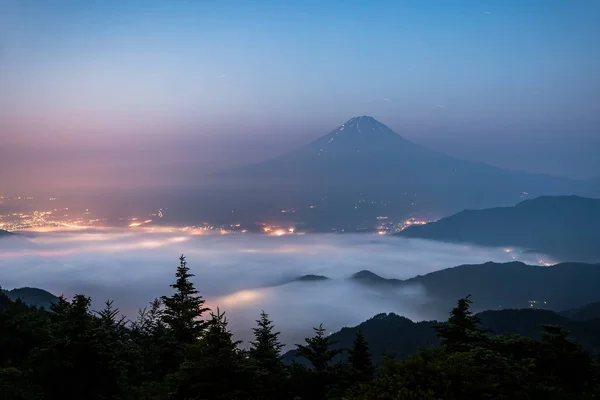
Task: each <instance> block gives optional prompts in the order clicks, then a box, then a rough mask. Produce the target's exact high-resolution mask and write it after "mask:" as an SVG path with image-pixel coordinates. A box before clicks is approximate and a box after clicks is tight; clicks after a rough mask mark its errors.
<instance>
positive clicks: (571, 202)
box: [398, 196, 600, 262]
mask: <svg viewBox="0 0 600 400" xmlns="http://www.w3.org/2000/svg"><path fill="white" fill-rule="evenodd" d="M599 229H600V199H590V198H583V197H577V196H556V197H539V198H536V199H533V200H525V201H523V202H521V203H519V204H517V205H516V206H514V207H499V208H490V209H484V210H464V211H462V212H459V213H457V214H455V215H452V216H450V217H446V218H442V219H441V220H439V221H437V222H432V223H429V224H426V225H418V226H411V227H409V228H407V229H405V230H403V231H402V232H400V233H399V234H398V235H399V236H402V237H407V238H420V239H432V240H441V241H449V242H463V243H472V244H477V245H482V246H502V247H519V248H522V249H525V250H531V251H536V252H540V253H544V254H549V255H552V256H554V257H557V258H559V259H560V260H569V261H584V262H598V261H600V234H599V233H598V232H599Z"/></svg>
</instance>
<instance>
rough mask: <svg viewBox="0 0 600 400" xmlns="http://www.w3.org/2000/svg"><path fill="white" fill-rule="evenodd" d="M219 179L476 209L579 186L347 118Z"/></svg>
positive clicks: (277, 188)
mask: <svg viewBox="0 0 600 400" xmlns="http://www.w3.org/2000/svg"><path fill="white" fill-rule="evenodd" d="M217 176H218V177H220V178H234V179H236V182H244V181H245V182H248V183H253V184H255V183H265V182H266V183H267V185H271V184H272V185H274V186H268V187H266V190H269V191H271V192H275V191H280V190H289V189H282V186H277V185H282V184H285V185H286V187H287V188H289V187H291V186H293V187H296V188H301V189H298V190H301V191H302V192H303V193H308V192H319V193H324V192H327V191H328V192H336V191H337V193H339V191H340V190H343V191H345V192H347V193H373V190H377V191H378V192H379V193H381V194H382V196H383V195H385V197H387V198H394V197H398V196H401V195H404V193H409V192H412V193H415V194H416V193H418V194H419V195H420V196H423V195H427V196H428V197H429V198H431V199H435V198H441V197H444V198H448V199H449V198H453V199H455V200H456V201H457V202H458V203H457V204H461V205H464V206H477V207H483V206H489V205H494V204H496V205H497V204H506V203H509V204H511V203H512V204H514V203H515V202H516V201H518V200H519V198H520V196H522V195H523V193H524V192H527V193H529V195H530V196H539V195H543V194H548V195H552V194H567V193H569V194H570V193H573V194H575V193H577V191H576V190H577V189H578V185H579V182H574V181H570V180H568V179H562V178H554V177H548V176H541V175H533V174H527V173H520V172H514V171H508V170H504V169H501V168H497V167H492V166H490V165H487V164H484V163H478V162H472V161H465V160H461V159H457V158H454V157H451V156H449V155H446V154H443V153H440V152H437V151H434V150H430V149H428V148H425V147H423V146H421V145H418V144H416V143H413V142H411V141H409V140H407V139H405V138H403V137H402V136H400V135H399V134H397V133H396V132H394V131H393V130H392V129H391V128H389V127H388V126H386V125H384V124H382V123H381V122H379V121H377V120H376V119H375V118H373V117H370V116H361V117H354V118H351V119H349V120H348V121H346V122H344V123H343V124H341V125H339V126H338V127H337V128H335V129H334V130H333V131H331V132H330V133H328V134H326V135H324V136H321V137H320V138H318V139H316V140H314V141H313V142H311V143H309V144H307V145H305V146H303V147H301V148H299V149H297V150H294V151H292V152H290V153H288V154H284V155H282V156H280V157H277V158H274V159H271V160H267V161H264V162H261V163H257V164H252V165H247V166H244V167H241V168H236V169H233V170H230V171H226V172H224V173H221V174H218V175H217ZM421 199H425V197H421ZM445 203H449V202H448V201H445Z"/></svg>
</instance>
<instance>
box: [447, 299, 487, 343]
mask: <svg viewBox="0 0 600 400" xmlns="http://www.w3.org/2000/svg"><path fill="white" fill-rule="evenodd" d="M470 297H471V295H468V296H467V297H464V298H462V299H460V300H458V304H457V306H456V307H454V308H453V309H452V311H450V317H449V318H448V322H447V323H444V324H440V325H437V326H436V327H435V330H436V332H437V335H438V336H439V337H440V338H441V339H442V342H441V344H442V345H444V346H445V347H446V348H447V349H448V350H451V351H462V350H466V349H468V346H469V345H470V344H473V343H479V342H482V341H485V339H486V337H485V335H484V333H485V332H484V331H483V330H481V329H480V328H479V323H480V321H479V317H477V316H476V315H473V313H472V312H471V309H470V307H471V304H472V303H473V302H472V301H471V299H470Z"/></svg>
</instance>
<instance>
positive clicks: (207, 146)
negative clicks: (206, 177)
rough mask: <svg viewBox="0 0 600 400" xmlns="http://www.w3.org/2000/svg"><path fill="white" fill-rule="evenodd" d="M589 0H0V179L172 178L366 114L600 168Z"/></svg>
mask: <svg viewBox="0 0 600 400" xmlns="http://www.w3.org/2000/svg"><path fill="white" fill-rule="evenodd" d="M598 20H600V2H599V1H597V0H577V1H570V0H527V1H524V0H498V1H475V0H473V1H452V2H450V1H446V0H427V1H416V0H413V1H408V0H393V1H392V0H390V1H385V0H364V1H351V0H345V1H335V0H327V1H325V0H318V1H315V0H302V1H292V0H289V1H274V0H273V1H266V0H265V1H262V0H252V1H247V0H219V1H217V0H163V1H155V0H143V1H142V0H140V1H133V0H86V1H80V0H54V1H47V0H0V189H3V191H6V190H8V191H10V190H14V191H16V190H21V191H23V190H29V189H30V188H31V187H36V188H39V187H52V188H55V189H56V190H59V189H61V188H70V187H76V186H81V185H83V184H84V183H85V184H86V185H90V182H91V181H93V182H94V184H95V185H123V184H129V183H131V182H135V183H137V184H140V185H147V184H150V183H151V182H155V181H172V180H173V177H172V174H173V173H175V172H176V171H180V170H182V169H183V168H189V167H196V168H200V170H202V171H207V172H209V171H213V170H215V169H219V168H224V167H228V166H231V165H235V164H242V163H245V162H249V161H256V160H261V159H263V158H266V157H269V156H271V155H277V154H280V153H282V152H285V151H287V150H291V149H293V148H294V147H296V146H298V145H301V144H304V143H305V142H307V141H310V140H312V139H314V138H316V137H318V136H320V135H323V134H325V133H327V132H329V131H331V130H332V129H334V128H335V127H336V126H337V125H339V124H341V123H343V122H344V121H345V120H347V119H349V118H351V117H353V116H355V115H365V114H366V115H372V116H374V117H375V118H377V119H379V120H380V121H382V122H383V123H385V124H387V125H389V126H390V127H392V128H393V129H394V130H396V131H397V132H398V133H400V134H401V135H403V136H404V137H406V138H407V139H409V140H413V141H415V142H418V143H421V144H423V145H426V146H429V147H431V148H434V149H437V150H441V151H444V152H447V153H450V154H453V155H456V156H460V157H464V158H469V159H474V160H483V161H487V162H489V163H491V164H495V165H499V166H503V167H508V168H512V169H524V170H530V171H536V172H547V173H552V174H560V175H567V176H573V177H591V176H599V175H600V163H599V161H597V158H598V157H597V152H598V150H599V149H600V132H599V129H600V72H599V71H600V46H598V38H599V37H600V24H598Z"/></svg>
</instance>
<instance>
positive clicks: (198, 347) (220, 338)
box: [169, 309, 256, 400]
mask: <svg viewBox="0 0 600 400" xmlns="http://www.w3.org/2000/svg"><path fill="white" fill-rule="evenodd" d="M210 316H211V318H210V319H209V320H208V322H207V326H206V330H205V332H204V334H203V336H202V338H201V339H200V340H199V341H198V342H197V343H195V344H192V345H188V347H187V350H186V356H185V361H184V362H183V364H182V365H181V367H180V369H179V371H178V372H177V373H175V374H174V375H172V376H171V377H170V378H169V382H170V385H171V386H172V387H173V391H172V394H171V397H172V398H174V399H182V400H183V399H211V400H231V399H248V398H252V396H251V395H250V394H251V393H253V392H254V390H253V388H254V386H255V385H256V379H255V377H256V375H255V370H254V369H253V368H252V366H251V364H250V362H249V361H248V359H247V358H246V357H245V356H244V353H243V352H242V351H240V350H239V349H238V345H239V343H240V342H238V341H234V340H233V334H232V333H231V332H230V331H229V330H228V328H227V319H226V318H225V314H224V313H221V312H219V310H218V309H217V312H216V314H215V313H211V314H210Z"/></svg>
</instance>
